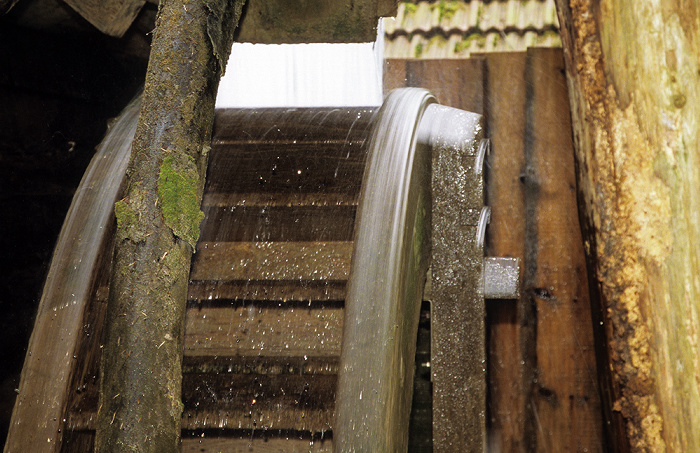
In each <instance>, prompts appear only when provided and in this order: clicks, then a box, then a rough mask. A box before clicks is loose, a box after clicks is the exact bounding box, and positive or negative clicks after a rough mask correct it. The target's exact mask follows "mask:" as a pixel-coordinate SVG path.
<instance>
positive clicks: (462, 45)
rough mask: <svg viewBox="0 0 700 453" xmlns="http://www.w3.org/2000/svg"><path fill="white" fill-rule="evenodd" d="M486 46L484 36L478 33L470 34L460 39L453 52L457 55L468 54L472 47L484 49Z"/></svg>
mask: <svg viewBox="0 0 700 453" xmlns="http://www.w3.org/2000/svg"><path fill="white" fill-rule="evenodd" d="M485 46H486V38H485V37H484V35H482V34H479V33H472V34H471V35H469V36H467V37H465V38H462V40H461V41H457V42H456V43H455V47H454V51H455V53H457V54H460V53H468V52H470V51H471V49H472V48H473V47H479V48H484V47H485Z"/></svg>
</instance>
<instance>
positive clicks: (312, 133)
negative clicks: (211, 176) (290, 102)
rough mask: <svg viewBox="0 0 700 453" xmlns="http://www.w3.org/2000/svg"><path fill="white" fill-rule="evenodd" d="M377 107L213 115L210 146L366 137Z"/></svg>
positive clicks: (359, 140)
mask: <svg viewBox="0 0 700 453" xmlns="http://www.w3.org/2000/svg"><path fill="white" fill-rule="evenodd" d="M375 111H376V107H314V108H286V107H282V108H254V109H253V108H252V109H220V110H217V111H216V118H215V120H214V133H213V139H212V142H213V143H214V144H220V143H244V142H265V141H268V142H280V143H282V142H285V141H287V142H295V141H296V142H301V141H316V142H330V141H334V142H340V143H341V144H344V143H347V144H351V145H352V146H355V145H358V144H360V143H363V142H364V141H365V140H366V139H367V138H368V136H369V132H370V127H371V125H372V124H371V121H372V118H373V116H374V113H375Z"/></svg>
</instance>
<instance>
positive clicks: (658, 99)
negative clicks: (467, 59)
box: [557, 0, 700, 451]
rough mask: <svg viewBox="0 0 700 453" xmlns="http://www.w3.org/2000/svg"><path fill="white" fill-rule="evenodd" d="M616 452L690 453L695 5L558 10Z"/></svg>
mask: <svg viewBox="0 0 700 453" xmlns="http://www.w3.org/2000/svg"><path fill="white" fill-rule="evenodd" d="M557 4H558V9H559V19H560V23H561V25H562V27H561V28H562V40H563V43H564V47H565V57H566V63H567V75H568V84H569V93H570V102H571V111H572V117H573V129H574V140H575V147H576V159H577V165H578V183H579V188H580V198H581V204H580V214H581V220H582V226H583V229H584V241H585V246H586V249H587V254H588V258H589V267H590V268H591V271H592V272H591V276H592V277H594V280H593V281H594V285H593V288H592V290H593V291H594V292H596V293H598V296H599V300H600V310H599V312H598V313H596V314H595V315H597V316H598V317H599V321H600V322H603V323H604V325H605V329H604V331H605V337H606V338H605V339H604V341H602V342H601V343H600V345H601V350H600V352H602V355H601V357H603V363H601V365H602V366H601V367H600V369H601V370H603V371H605V372H606V373H607V376H606V379H605V382H603V385H602V389H603V397H604V399H605V400H607V405H608V414H607V416H608V421H609V422H610V423H609V426H612V427H613V428H612V430H611V432H610V433H609V436H610V441H611V442H612V445H613V448H614V449H615V450H617V451H628V450H632V451H700V429H698V427H699V426H700V385H699V384H700V349H698V346H699V344H700V197H698V191H699V190H700V144H699V143H698V129H699V124H698V121H699V120H700V84H698V81H699V74H700V57H699V55H700V41H699V36H700V34H699V33H700V22H699V21H698V17H699V16H698V13H699V11H698V8H699V6H698V4H697V3H696V2H680V1H669V2H638V1H634V0H611V1H606V2H599V1H596V0H557Z"/></svg>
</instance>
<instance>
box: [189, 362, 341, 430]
mask: <svg viewBox="0 0 700 453" xmlns="http://www.w3.org/2000/svg"><path fill="white" fill-rule="evenodd" d="M336 383H337V376H335V375H315V376H311V375H298V374H286V375H255V374H231V373H219V374H199V373H197V374H186V375H184V376H183V382H182V402H183V404H184V406H185V409H184V412H183V416H182V427H183V429H212V428H216V429H227V428H228V429H263V430H265V429H277V430H298V431H309V432H312V433H313V432H322V431H329V430H330V429H331V422H332V418H333V406H334V401H335V388H336Z"/></svg>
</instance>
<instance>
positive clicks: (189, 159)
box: [95, 0, 243, 452]
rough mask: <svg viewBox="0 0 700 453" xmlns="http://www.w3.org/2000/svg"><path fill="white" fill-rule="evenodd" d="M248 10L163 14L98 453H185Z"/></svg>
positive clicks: (232, 4) (206, 7)
mask: <svg viewBox="0 0 700 453" xmlns="http://www.w3.org/2000/svg"><path fill="white" fill-rule="evenodd" d="M242 4H243V2H242V0H235V1H227V0H225V1H224V0H222V1H217V2H215V1H212V2H201V1H198V0H166V1H164V2H163V3H161V5H160V10H159V12H158V19H157V21H156V30H155V34H154V37H153V45H152V50H151V55H150V59H149V64H148V71H147V75H146V85H145V88H144V93H143V100H142V107H141V115H140V117H139V123H138V126H137V129H136V137H135V139H134V143H133V151H132V154H131V161H130V162H129V167H128V169H127V188H126V193H125V196H124V198H123V199H122V200H120V201H119V202H117V203H116V205H115V214H116V218H117V235H116V236H117V242H116V245H115V254H114V260H113V265H112V276H111V282H110V291H109V301H108V305H107V315H106V328H105V340H104V341H105V344H104V349H103V354H102V366H101V370H102V376H101V382H100V399H99V408H98V413H97V433H96V440H95V448H96V451H98V452H122V451H138V452H177V451H178V450H179V447H180V443H179V439H180V431H181V415H182V402H181V386H182V366H181V364H182V354H183V331H184V316H185V303H186V299H187V284H188V275H189V270H190V259H191V256H192V252H193V249H194V246H195V243H196V242H197V238H198V237H199V223H200V222H201V220H202V218H203V217H204V214H203V213H202V212H201V211H200V209H199V207H200V204H201V199H202V191H203V187H204V176H205V173H206V167H207V157H208V150H209V143H210V142H211V130H212V125H213V121H214V101H215V99H216V93H217V89H218V85H219V78H220V76H221V74H222V72H223V71H224V68H225V66H226V62H227V60H228V54H229V52H230V49H231V45H232V43H233V31H234V29H235V28H236V24H237V23H238V19H239V17H240V14H241V8H242Z"/></svg>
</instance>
